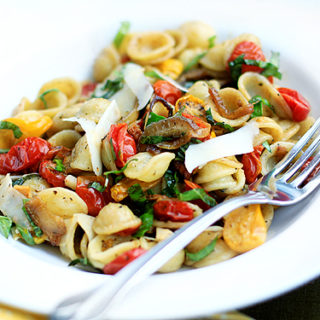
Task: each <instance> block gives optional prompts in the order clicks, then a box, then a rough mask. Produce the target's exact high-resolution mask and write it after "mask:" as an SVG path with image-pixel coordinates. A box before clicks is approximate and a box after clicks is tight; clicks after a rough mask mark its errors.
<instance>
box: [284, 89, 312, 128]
mask: <svg viewBox="0 0 320 320" xmlns="http://www.w3.org/2000/svg"><path fill="white" fill-rule="evenodd" d="M278 91H279V92H280V94H281V95H282V97H283V99H284V100H285V101H286V102H287V104H288V106H289V107H290V109H291V110H292V119H293V121H296V122H300V121H303V120H305V119H306V118H307V116H308V114H309V112H310V110H311V106H310V104H309V102H308V101H307V100H306V99H305V98H304V97H303V96H302V95H301V94H300V93H299V92H298V91H296V90H292V89H289V88H278Z"/></svg>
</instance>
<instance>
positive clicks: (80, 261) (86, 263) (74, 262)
mask: <svg viewBox="0 0 320 320" xmlns="http://www.w3.org/2000/svg"><path fill="white" fill-rule="evenodd" d="M77 264H81V265H82V266H90V267H93V265H92V264H91V263H90V262H89V260H88V258H80V259H75V260H72V261H71V262H70V263H69V264H68V266H69V267H72V266H75V265H77Z"/></svg>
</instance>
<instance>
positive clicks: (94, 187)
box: [89, 181, 106, 193]
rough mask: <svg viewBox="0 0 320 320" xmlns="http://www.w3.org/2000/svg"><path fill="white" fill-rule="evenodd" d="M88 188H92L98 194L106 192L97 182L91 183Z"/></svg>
mask: <svg viewBox="0 0 320 320" xmlns="http://www.w3.org/2000/svg"><path fill="white" fill-rule="evenodd" d="M89 188H93V189H96V190H97V191H99V192H101V193H102V192H104V191H105V190H106V187H105V186H103V185H101V184H100V183H99V182H96V181H94V182H92V183H91V185H89Z"/></svg>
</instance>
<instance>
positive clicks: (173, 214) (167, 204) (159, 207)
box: [153, 199, 193, 222]
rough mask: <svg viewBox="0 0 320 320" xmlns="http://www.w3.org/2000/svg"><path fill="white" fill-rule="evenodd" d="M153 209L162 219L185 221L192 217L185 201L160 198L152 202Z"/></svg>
mask: <svg viewBox="0 0 320 320" xmlns="http://www.w3.org/2000/svg"><path fill="white" fill-rule="evenodd" d="M153 211H154V215H155V217H156V218H157V219H159V220H162V221H168V220H169V221H175V222H187V221H190V220H192V219H193V210H192V208H191V207H190V206H189V204H188V203H187V202H185V201H180V200H173V199H172V200H160V201H157V202H156V203H155V204H154V206H153Z"/></svg>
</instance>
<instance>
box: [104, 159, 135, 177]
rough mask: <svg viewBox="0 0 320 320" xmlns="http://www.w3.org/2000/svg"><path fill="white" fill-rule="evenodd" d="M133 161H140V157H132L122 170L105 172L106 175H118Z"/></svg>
mask: <svg viewBox="0 0 320 320" xmlns="http://www.w3.org/2000/svg"><path fill="white" fill-rule="evenodd" d="M131 161H138V159H131V160H129V161H128V162H127V163H126V164H125V165H124V166H123V167H122V168H121V169H120V170H112V171H107V172H105V173H104V175H105V176H108V175H109V174H117V175H118V174H121V173H123V171H124V170H126V169H127V167H128V165H129V163H130V162H131Z"/></svg>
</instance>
